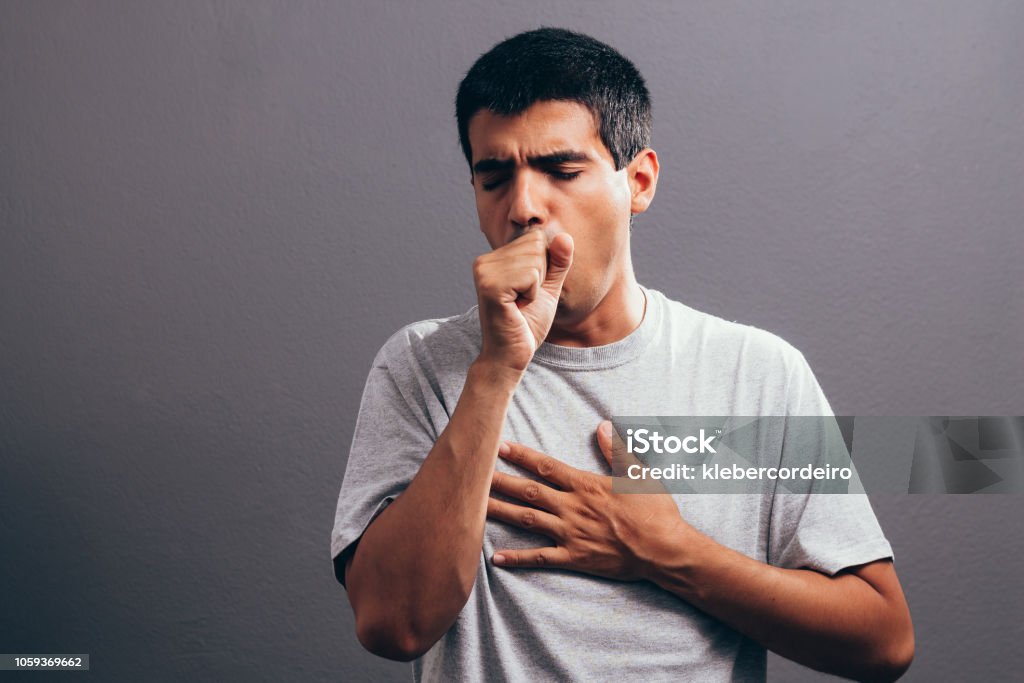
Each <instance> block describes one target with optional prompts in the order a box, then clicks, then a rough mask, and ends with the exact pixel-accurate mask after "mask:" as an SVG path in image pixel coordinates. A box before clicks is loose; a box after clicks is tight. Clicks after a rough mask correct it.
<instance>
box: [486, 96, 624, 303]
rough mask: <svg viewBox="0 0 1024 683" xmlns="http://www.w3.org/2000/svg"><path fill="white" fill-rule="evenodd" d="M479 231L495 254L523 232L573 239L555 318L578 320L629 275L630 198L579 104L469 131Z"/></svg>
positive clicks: (492, 119)
mask: <svg viewBox="0 0 1024 683" xmlns="http://www.w3.org/2000/svg"><path fill="white" fill-rule="evenodd" d="M469 142H470V147H471V149H472V150H473V162H472V163H473V170H474V172H473V179H472V182H473V187H474V190H475V193H476V208H477V213H478V214H479V217H480V229H481V230H482V231H483V233H484V236H485V237H486V238H487V241H488V242H489V243H490V245H491V247H492V248H494V249H497V248H498V247H501V246H503V245H505V244H508V243H509V242H511V241H512V240H514V239H516V238H517V237H520V236H522V235H523V234H525V233H526V232H527V231H531V230H543V231H544V232H546V233H547V234H548V236H549V239H550V237H553V236H554V235H556V234H558V233H559V232H567V233H569V234H570V235H572V238H573V242H574V243H575V251H574V254H573V265H572V269H571V270H570V271H569V275H568V277H567V278H566V281H565V286H564V287H563V289H562V299H561V304H560V306H559V314H560V316H563V317H567V318H568V319H581V318H582V317H585V316H586V315H587V314H588V313H589V312H590V311H592V310H593V309H594V308H595V307H596V306H597V304H599V303H600V302H601V300H602V299H603V298H604V296H605V295H606V294H607V292H608V291H609V289H610V288H611V287H612V285H613V284H614V283H615V281H616V279H617V278H621V277H623V276H624V274H625V273H627V272H629V268H631V266H630V260H629V259H630V256H629V218H630V203H631V192H630V184H629V181H628V176H627V169H626V168H623V169H622V170H619V171H616V170H615V163H614V161H613V160H612V156H611V153H610V152H609V151H608V149H607V148H606V147H605V146H604V143H603V142H602V141H601V137H600V135H599V134H598V131H597V125H596V121H595V119H594V116H593V115H592V114H591V113H590V110H589V109H587V108H586V107H585V106H583V105H582V104H579V103H576V102H564V101H542V102H537V103H535V104H533V105H532V106H531V107H529V108H528V109H527V110H526V111H524V112H523V113H521V114H519V115H516V116H499V115H497V114H494V113H493V112H490V111H487V110H481V111H479V112H477V113H476V114H475V115H474V116H473V118H472V119H470V123H469Z"/></svg>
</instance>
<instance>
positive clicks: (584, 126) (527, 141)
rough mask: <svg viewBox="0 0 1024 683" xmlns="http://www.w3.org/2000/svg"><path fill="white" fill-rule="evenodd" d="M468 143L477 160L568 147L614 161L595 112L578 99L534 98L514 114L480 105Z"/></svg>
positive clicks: (536, 153)
mask: <svg viewBox="0 0 1024 683" xmlns="http://www.w3.org/2000/svg"><path fill="white" fill-rule="evenodd" d="M469 145H470V148H471V149H472V150H473V162H474V163H475V162H477V161H479V160H480V159H514V158H517V157H526V156H540V155H544V154H550V153H552V152H556V151H565V150H576V151H582V152H586V153H588V155H590V156H592V157H593V158H603V159H606V160H608V161H609V163H610V162H611V154H610V153H609V152H608V150H607V149H606V148H605V146H604V143H603V142H602V141H601V136H600V134H599V133H598V129H597V121H596V119H595V118H594V115H593V114H592V113H591V112H590V110H589V109H588V108H587V107H585V106H584V105H582V104H580V103H579V102H564V101H542V102H535V103H534V104H532V105H530V107H529V108H527V109H526V110H525V111H523V112H522V113H520V114H515V115H513V116H502V115H500V114H495V113H494V112H492V111H489V110H487V109H481V110H480V111H478V112H477V113H476V114H474V115H473V118H471V119H470V120H469Z"/></svg>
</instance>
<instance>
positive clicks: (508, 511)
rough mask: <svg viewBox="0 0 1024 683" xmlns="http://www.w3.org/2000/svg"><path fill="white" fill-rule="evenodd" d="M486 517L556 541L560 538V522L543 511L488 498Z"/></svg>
mask: <svg viewBox="0 0 1024 683" xmlns="http://www.w3.org/2000/svg"><path fill="white" fill-rule="evenodd" d="M487 516H488V517H490V518H491V519H496V520H498V521H501V522H505V523H506V524H511V525H513V526H517V527H519V528H520V529H526V530H528V531H536V532H538V533H542V534H544V535H545V536H550V537H551V538H554V539H556V540H557V539H558V538H560V537H561V532H560V530H561V528H562V520H560V519H558V517H555V516H554V515H552V514H550V513H548V512H544V511H543V510H534V509H533V508H528V507H524V506H522V505H515V504H513V503H506V502H505V501H503V500H497V499H495V498H488V499H487Z"/></svg>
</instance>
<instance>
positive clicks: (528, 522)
mask: <svg viewBox="0 0 1024 683" xmlns="http://www.w3.org/2000/svg"><path fill="white" fill-rule="evenodd" d="M520 521H521V522H522V523H523V526H525V527H532V526H533V525H534V524H536V523H537V515H536V514H535V513H534V512H533V510H527V511H526V512H524V513H523V518H522V519H521V520H520Z"/></svg>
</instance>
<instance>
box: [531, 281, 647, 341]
mask: <svg viewBox="0 0 1024 683" xmlns="http://www.w3.org/2000/svg"><path fill="white" fill-rule="evenodd" d="M646 305H647V299H646V297H645V295H644V293H643V290H642V289H640V285H639V284H637V281H636V278H635V277H634V276H633V273H632V272H629V273H627V274H625V275H624V276H623V277H622V278H620V280H619V281H618V282H616V283H615V284H614V285H613V286H612V287H611V288H610V289H609V290H608V292H607V293H606V294H605V295H604V298H602V299H601V300H600V301H599V302H598V304H597V305H596V306H595V307H594V308H593V309H591V310H590V311H589V312H588V313H586V314H585V315H583V316H580V317H575V316H574V315H573V312H572V311H570V310H562V309H561V308H560V309H559V312H558V314H556V315H555V321H554V323H553V324H552V325H551V331H550V332H549V333H548V336H547V338H546V339H545V341H547V342H550V343H552V344H557V345H559V346H572V347H588V346H604V345H606V344H611V343H613V342H617V341H619V340H620V339H624V338H625V337H627V336H629V334H630V333H631V332H633V330H635V329H636V328H637V327H639V326H640V323H641V321H643V318H644V313H645V310H646Z"/></svg>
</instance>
